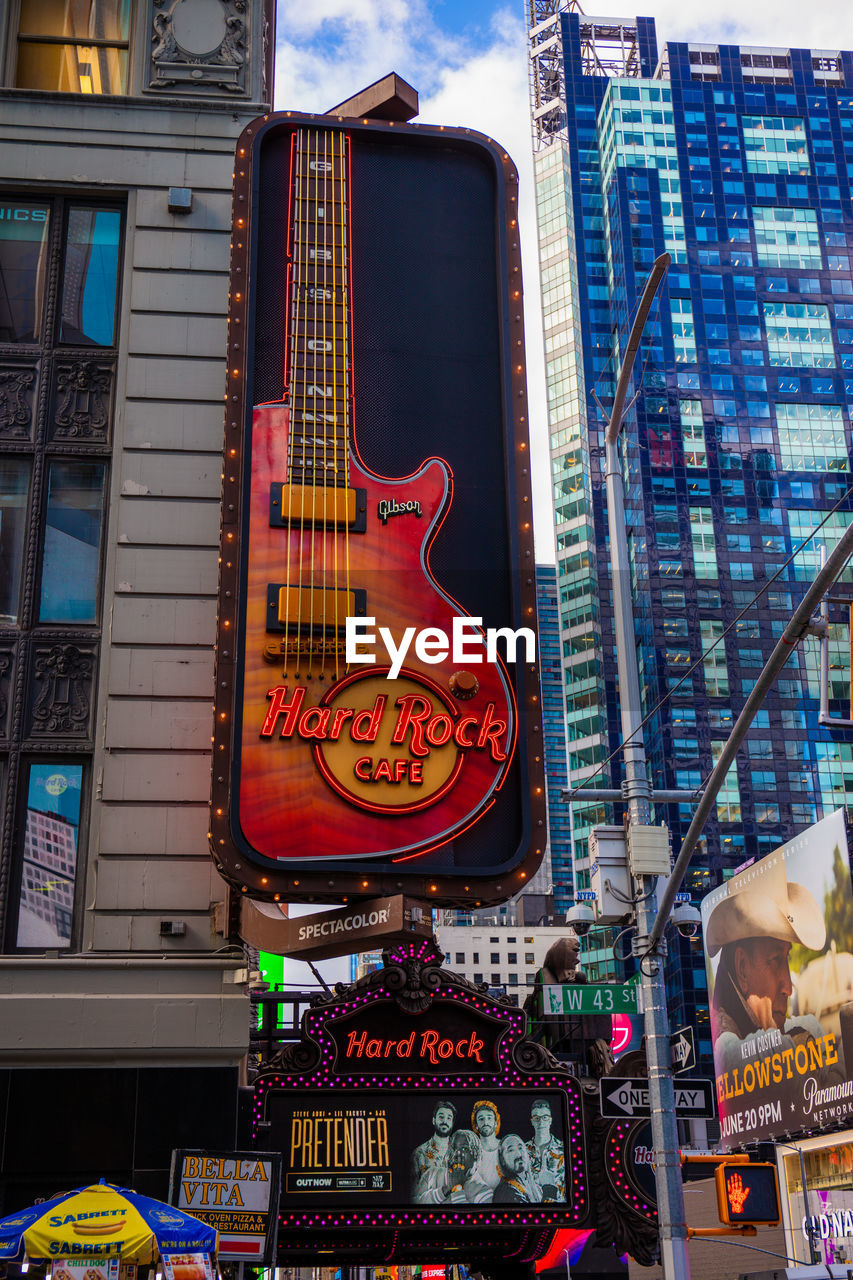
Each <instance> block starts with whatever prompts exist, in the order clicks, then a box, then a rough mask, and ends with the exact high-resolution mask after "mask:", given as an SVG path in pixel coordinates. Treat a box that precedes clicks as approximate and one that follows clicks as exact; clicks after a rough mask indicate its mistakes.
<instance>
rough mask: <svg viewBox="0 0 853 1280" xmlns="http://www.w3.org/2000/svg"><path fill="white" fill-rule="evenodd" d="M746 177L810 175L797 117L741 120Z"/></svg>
mask: <svg viewBox="0 0 853 1280" xmlns="http://www.w3.org/2000/svg"><path fill="white" fill-rule="evenodd" d="M743 147H744V151H745V152H746V168H747V172H749V173H811V161H810V160H809V151H808V144H807V143H806V130H805V126H804V124H803V122H802V120H800V119H798V118H797V117H796V116H744V117H743Z"/></svg>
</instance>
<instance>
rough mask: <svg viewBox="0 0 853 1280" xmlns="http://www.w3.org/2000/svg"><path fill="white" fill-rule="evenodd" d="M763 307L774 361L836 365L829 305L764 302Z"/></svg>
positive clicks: (822, 366)
mask: <svg viewBox="0 0 853 1280" xmlns="http://www.w3.org/2000/svg"><path fill="white" fill-rule="evenodd" d="M763 309H764V324H765V327H766V329H767V348H768V351H769V353H770V363H771V364H775V365H787V366H788V367H790V368H795V369H796V368H803V367H805V368H812V369H832V368H834V367H835V353H834V351H833V349H832V329H831V326H830V320H829V308H828V307H824V306H822V305H821V304H820V303H819V302H765V303H764V304H763Z"/></svg>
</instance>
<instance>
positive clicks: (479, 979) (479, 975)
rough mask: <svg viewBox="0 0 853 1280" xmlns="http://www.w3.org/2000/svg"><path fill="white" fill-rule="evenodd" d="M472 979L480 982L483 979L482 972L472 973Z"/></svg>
mask: <svg viewBox="0 0 853 1280" xmlns="http://www.w3.org/2000/svg"><path fill="white" fill-rule="evenodd" d="M474 981H475V982H482V981H483V975H482V973H475V974H474Z"/></svg>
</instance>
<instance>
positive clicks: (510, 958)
mask: <svg viewBox="0 0 853 1280" xmlns="http://www.w3.org/2000/svg"><path fill="white" fill-rule="evenodd" d="M506 962H507V964H518V955H517V953H516V952H515V951H510V952H509V953H508V954H507V958H506Z"/></svg>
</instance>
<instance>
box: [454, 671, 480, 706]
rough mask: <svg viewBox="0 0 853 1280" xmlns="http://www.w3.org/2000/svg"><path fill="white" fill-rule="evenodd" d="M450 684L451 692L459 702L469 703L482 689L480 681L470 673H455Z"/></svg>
mask: <svg viewBox="0 0 853 1280" xmlns="http://www.w3.org/2000/svg"><path fill="white" fill-rule="evenodd" d="M448 683H449V685H450V692H451V693H452V694H453V696H454V698H456V699H457V700H458V701H459V702H468V701H469V700H470V699H471V698H473V697H474V695H475V694H476V693H477V692H478V691H479V688H480V682H479V680H478V679H477V677H476V676H475V675H473V674H472V673H471V672H470V671H454V673H453V675H452V676H451V677H450V680H449V682H448Z"/></svg>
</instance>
